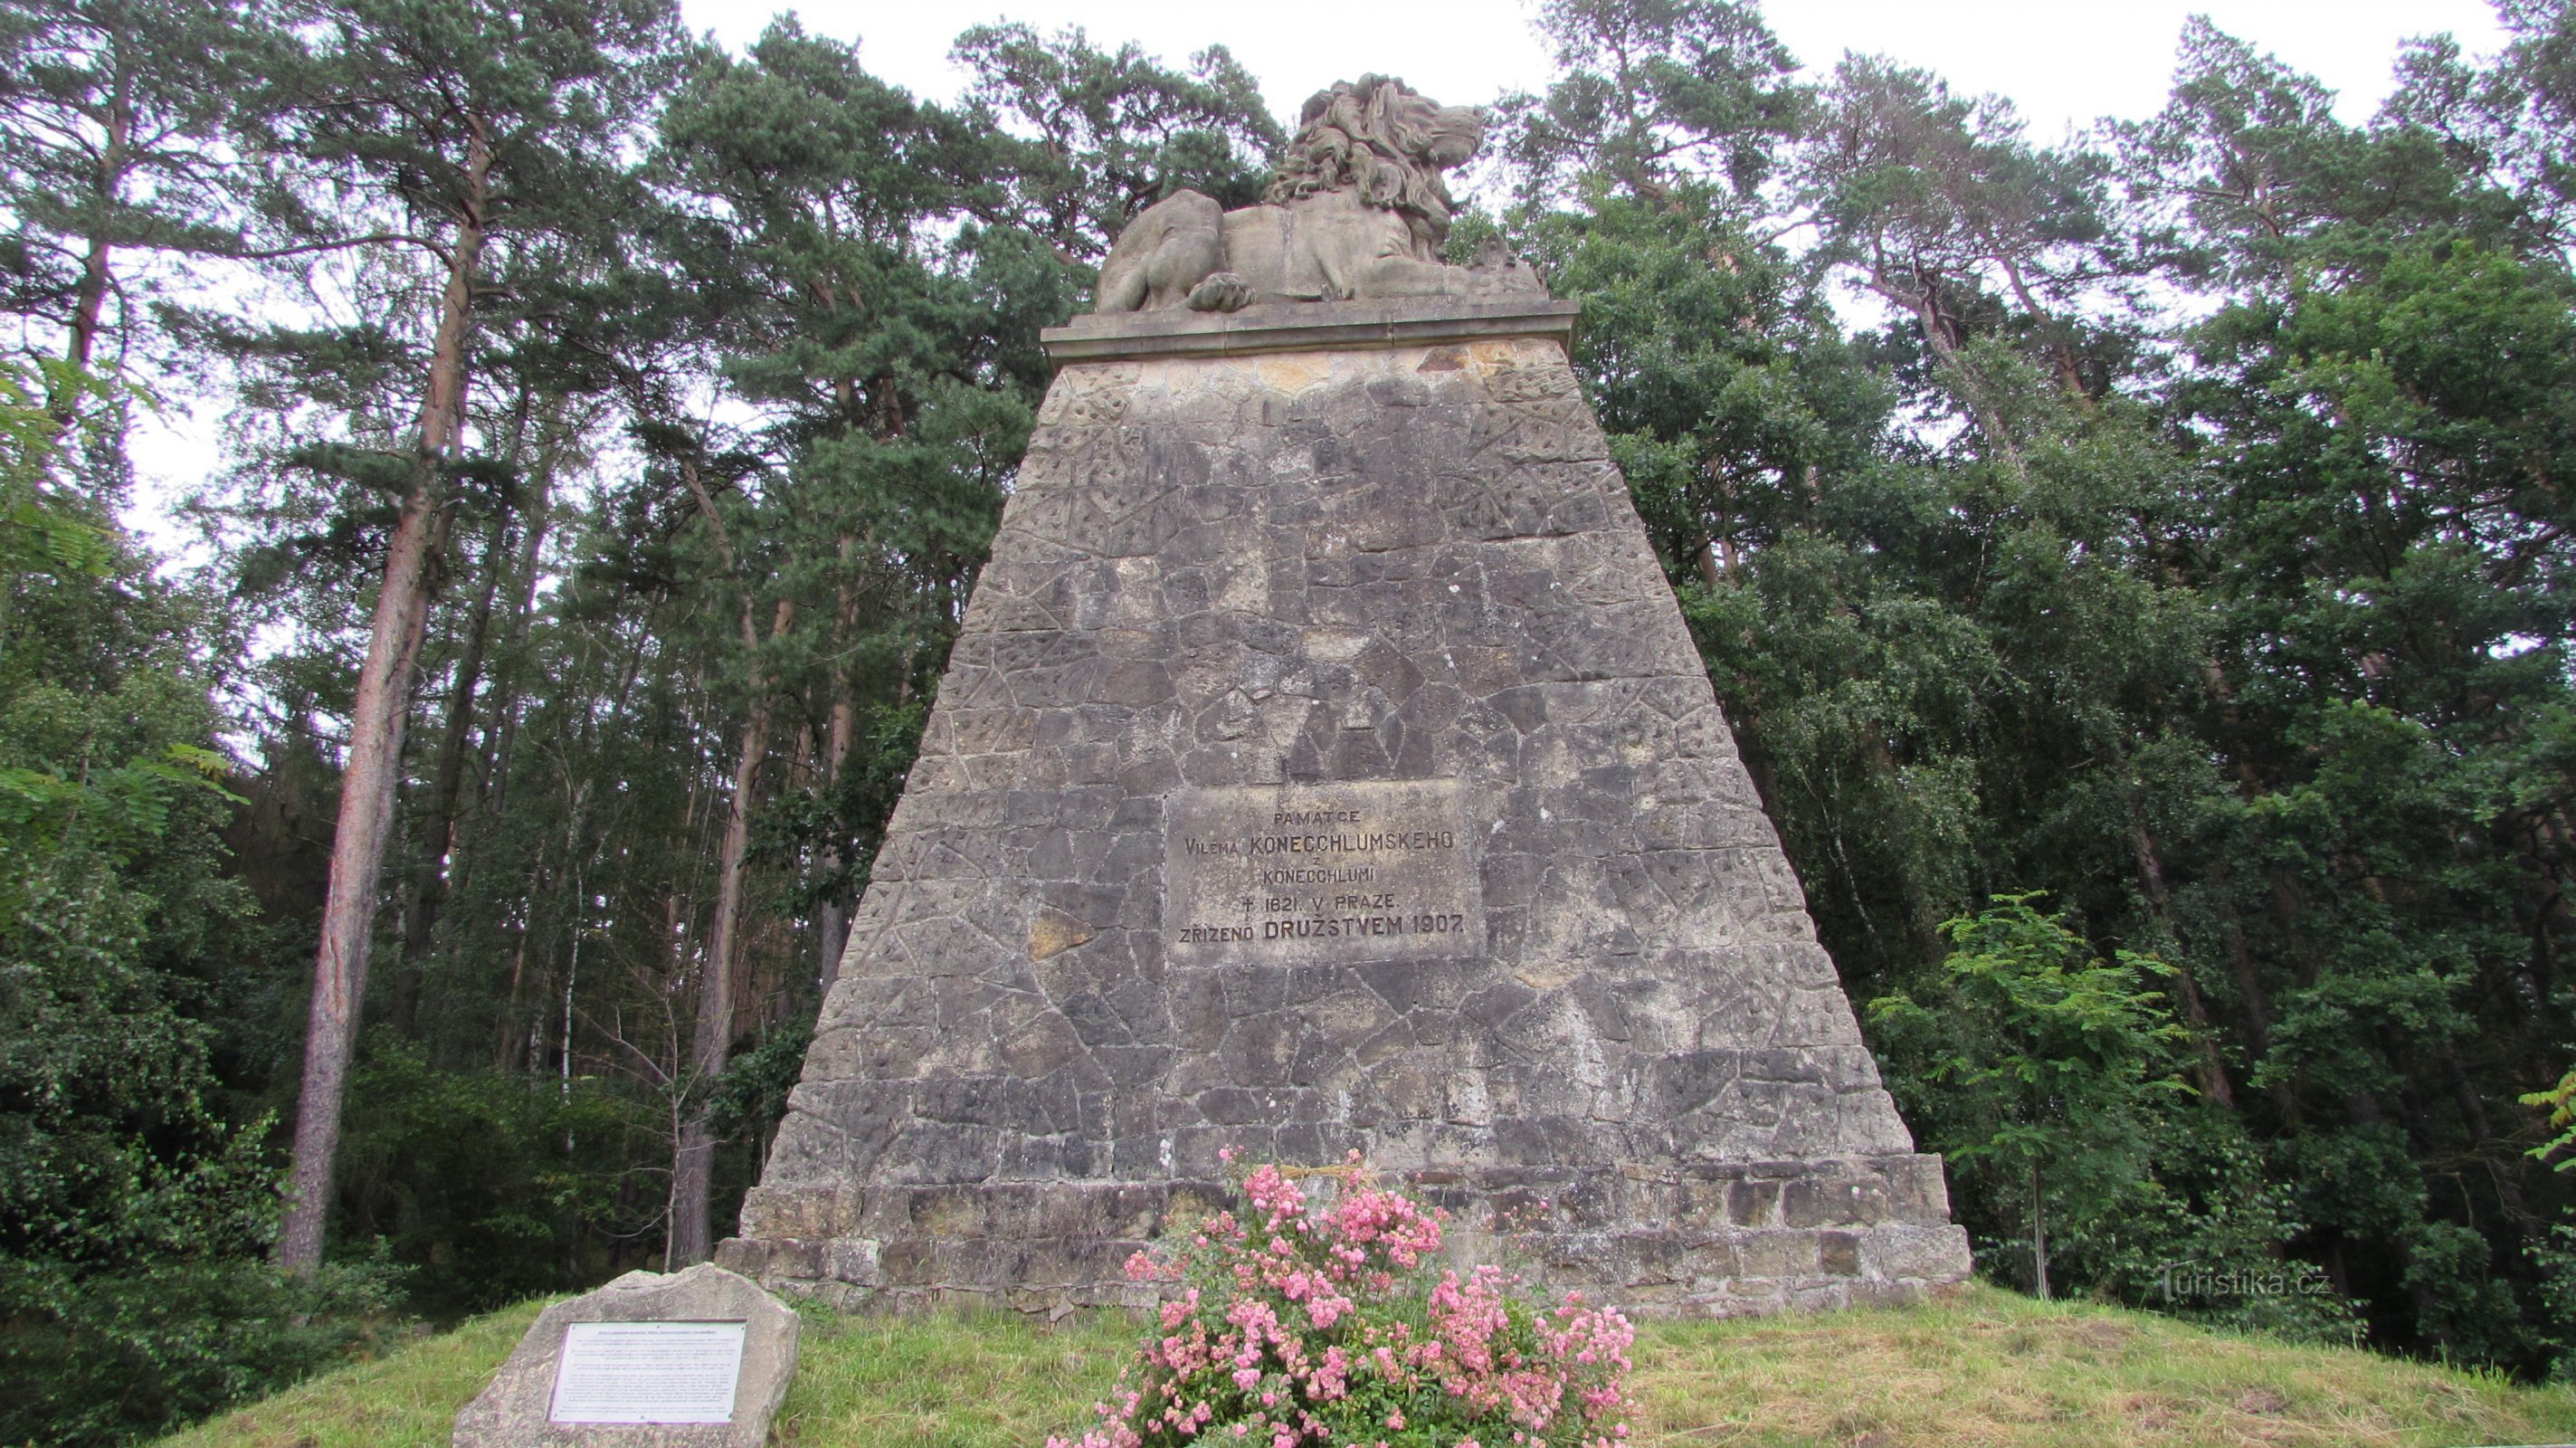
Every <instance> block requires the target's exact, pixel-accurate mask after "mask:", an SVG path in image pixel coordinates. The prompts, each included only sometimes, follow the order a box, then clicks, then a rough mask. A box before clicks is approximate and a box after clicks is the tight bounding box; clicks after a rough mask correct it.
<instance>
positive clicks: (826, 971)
mask: <svg viewBox="0 0 2576 1448" xmlns="http://www.w3.org/2000/svg"><path fill="white" fill-rule="evenodd" d="M857 553H858V540H857V539H856V538H847V537H845V538H843V539H842V540H841V571H842V577H841V586H840V592H839V596H838V597H837V599H836V600H835V602H836V604H837V607H835V609H834V610H833V614H832V654H833V657H834V658H835V659H838V658H839V657H840V655H841V651H842V649H844V648H845V647H847V640H848V638H849V633H850V626H851V624H852V623H853V622H854V621H855V619H856V617H857V614H858V604H859V591H858V589H857V587H855V586H854V585H853V584H852V583H851V582H850V579H849V569H850V564H851V560H852V559H853V558H855V557H856V556H857ZM858 732H859V702H858V699H857V697H856V693H855V691H854V690H853V689H852V688H851V687H850V671H849V668H848V666H847V665H846V664H841V663H835V664H834V665H833V666H832V716H831V720H830V723H829V724H828V725H827V726H826V727H825V729H824V732H823V797H824V798H825V799H827V800H828V799H831V798H832V797H833V795H834V791H835V790H837V789H838V788H839V786H840V783H841V768H842V766H843V765H845V764H847V763H849V760H850V746H851V745H852V744H853V743H855V742H856V741H857V739H858ZM827 829H828V830H830V840H831V842H830V843H828V844H826V845H825V846H824V847H823V868H824V870H825V872H826V873H828V874H834V875H837V874H839V873H840V872H841V867H842V865H843V864H844V863H846V862H845V861H843V860H842V858H841V847H840V837H839V834H838V831H837V829H833V828H831V827H828V826H827ZM815 925H816V927H817V929H816V932H815V933H816V934H817V935H818V936H820V937H821V938H820V939H819V940H818V941H817V942H816V946H815V948H816V952H817V957H818V958H817V959H816V961H815V971H814V979H815V983H816V985H817V986H818V987H819V988H820V991H821V994H822V996H824V997H829V996H830V995H831V994H832V983H833V982H834V981H837V980H839V979H840V978H841V951H842V950H843V949H844V948H846V947H847V946H848V945H849V941H850V902H849V900H848V899H847V898H846V896H845V895H844V894H843V892H842V890H841V888H840V887H838V886H835V887H834V888H833V889H832V891H831V892H830V893H829V894H827V895H825V896H824V897H823V903H822V906H821V908H820V909H818V910H817V911H816V912H815Z"/></svg>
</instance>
